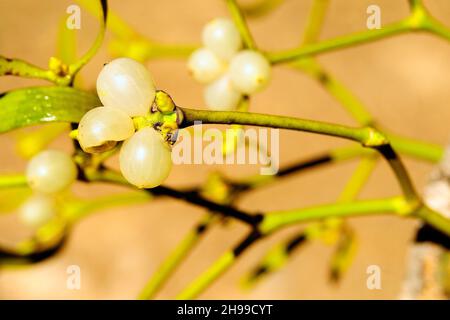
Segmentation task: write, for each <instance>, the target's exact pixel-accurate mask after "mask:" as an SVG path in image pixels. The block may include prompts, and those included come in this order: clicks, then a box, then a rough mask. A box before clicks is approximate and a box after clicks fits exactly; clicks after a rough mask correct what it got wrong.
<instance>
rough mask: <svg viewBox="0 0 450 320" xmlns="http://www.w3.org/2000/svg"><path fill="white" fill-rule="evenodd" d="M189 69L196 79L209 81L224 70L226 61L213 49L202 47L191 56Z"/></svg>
mask: <svg viewBox="0 0 450 320" xmlns="http://www.w3.org/2000/svg"><path fill="white" fill-rule="evenodd" d="M188 69H189V72H190V73H191V75H192V76H193V77H194V79H195V80H197V81H198V82H200V83H209V82H211V81H214V80H215V79H217V78H218V77H219V76H220V75H221V74H222V73H223V72H224V70H225V63H224V62H223V61H221V60H220V59H219V58H218V57H217V56H216V55H215V54H214V53H213V52H212V51H211V50H209V49H205V48H200V49H197V50H195V51H194V52H193V53H192V54H191V56H190V57H189V61H188Z"/></svg>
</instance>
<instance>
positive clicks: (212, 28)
mask: <svg viewBox="0 0 450 320" xmlns="http://www.w3.org/2000/svg"><path fill="white" fill-rule="evenodd" d="M203 44H204V45H205V47H206V48H208V49H210V50H211V51H212V52H214V53H215V54H216V55H217V56H218V57H219V58H221V59H223V60H229V59H231V58H232V57H233V55H234V54H236V52H238V51H239V49H240V48H241V46H242V40H241V36H240V34H239V31H238V29H237V28H236V26H235V25H234V23H233V22H232V21H231V20H229V19H225V18H218V19H214V20H212V21H211V22H209V23H208V24H206V26H205V27H204V29H203Z"/></svg>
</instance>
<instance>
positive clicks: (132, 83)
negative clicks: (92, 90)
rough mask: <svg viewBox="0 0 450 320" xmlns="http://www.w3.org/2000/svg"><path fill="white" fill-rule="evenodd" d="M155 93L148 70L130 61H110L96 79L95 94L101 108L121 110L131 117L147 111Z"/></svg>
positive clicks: (128, 59)
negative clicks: (101, 104)
mask: <svg viewBox="0 0 450 320" xmlns="http://www.w3.org/2000/svg"><path fill="white" fill-rule="evenodd" d="M155 92H156V89H155V85H154V84H153V80H152V78H151V76H150V73H149V72H148V70H147V69H146V68H145V66H144V65H142V64H141V63H139V62H137V61H135V60H133V59H130V58H118V59H115V60H113V61H111V62H110V63H108V64H107V65H105V66H104V67H103V69H102V71H101V72H100V74H99V75H98V78H97V93H98V96H99V98H100V101H101V102H102V103H103V105H104V106H107V107H114V108H118V109H121V110H122V111H124V112H125V113H126V114H128V115H129V116H131V117H134V116H144V115H146V114H147V113H148V112H149V110H150V107H151V105H152V103H153V100H154V99H155Z"/></svg>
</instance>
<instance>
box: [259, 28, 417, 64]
mask: <svg viewBox="0 0 450 320" xmlns="http://www.w3.org/2000/svg"><path fill="white" fill-rule="evenodd" d="M407 22H408V20H402V21H400V22H397V23H393V24H390V25H387V26H384V27H383V28H381V29H374V30H368V31H362V32H358V33H354V34H350V35H345V36H342V37H338V38H334V39H329V40H324V41H321V42H318V43H313V44H309V45H306V46H301V47H299V48H295V49H291V50H286V51H281V52H277V53H269V54H268V55H267V56H268V58H269V60H270V61H271V62H272V63H273V64H278V63H284V62H290V61H294V60H297V59H299V58H304V57H307V56H312V55H316V54H319V53H324V52H329V51H333V50H337V49H342V48H347V47H349V46H354V45H356V44H362V43H367V42H371V41H375V40H379V39H382V38H386V37H389V36H393V35H397V34H399V33H403V32H406V31H409V30H410V25H409V24H408V23H407Z"/></svg>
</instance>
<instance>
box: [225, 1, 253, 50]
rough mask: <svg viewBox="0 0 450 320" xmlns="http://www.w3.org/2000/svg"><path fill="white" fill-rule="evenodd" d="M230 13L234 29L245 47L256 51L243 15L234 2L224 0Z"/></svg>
mask: <svg viewBox="0 0 450 320" xmlns="http://www.w3.org/2000/svg"><path fill="white" fill-rule="evenodd" d="M225 1H226V3H227V6H228V10H229V11H230V14H231V17H232V18H233V21H234V23H235V24H236V27H237V28H238V30H239V33H240V34H241V37H242V40H243V41H244V45H245V47H247V48H249V49H252V50H256V44H255V41H254V40H253V37H252V35H251V33H250V30H249V28H248V25H247V22H246V21H245V18H244V15H243V14H242V11H241V9H240V8H239V6H238V4H237V3H236V0H225Z"/></svg>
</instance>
